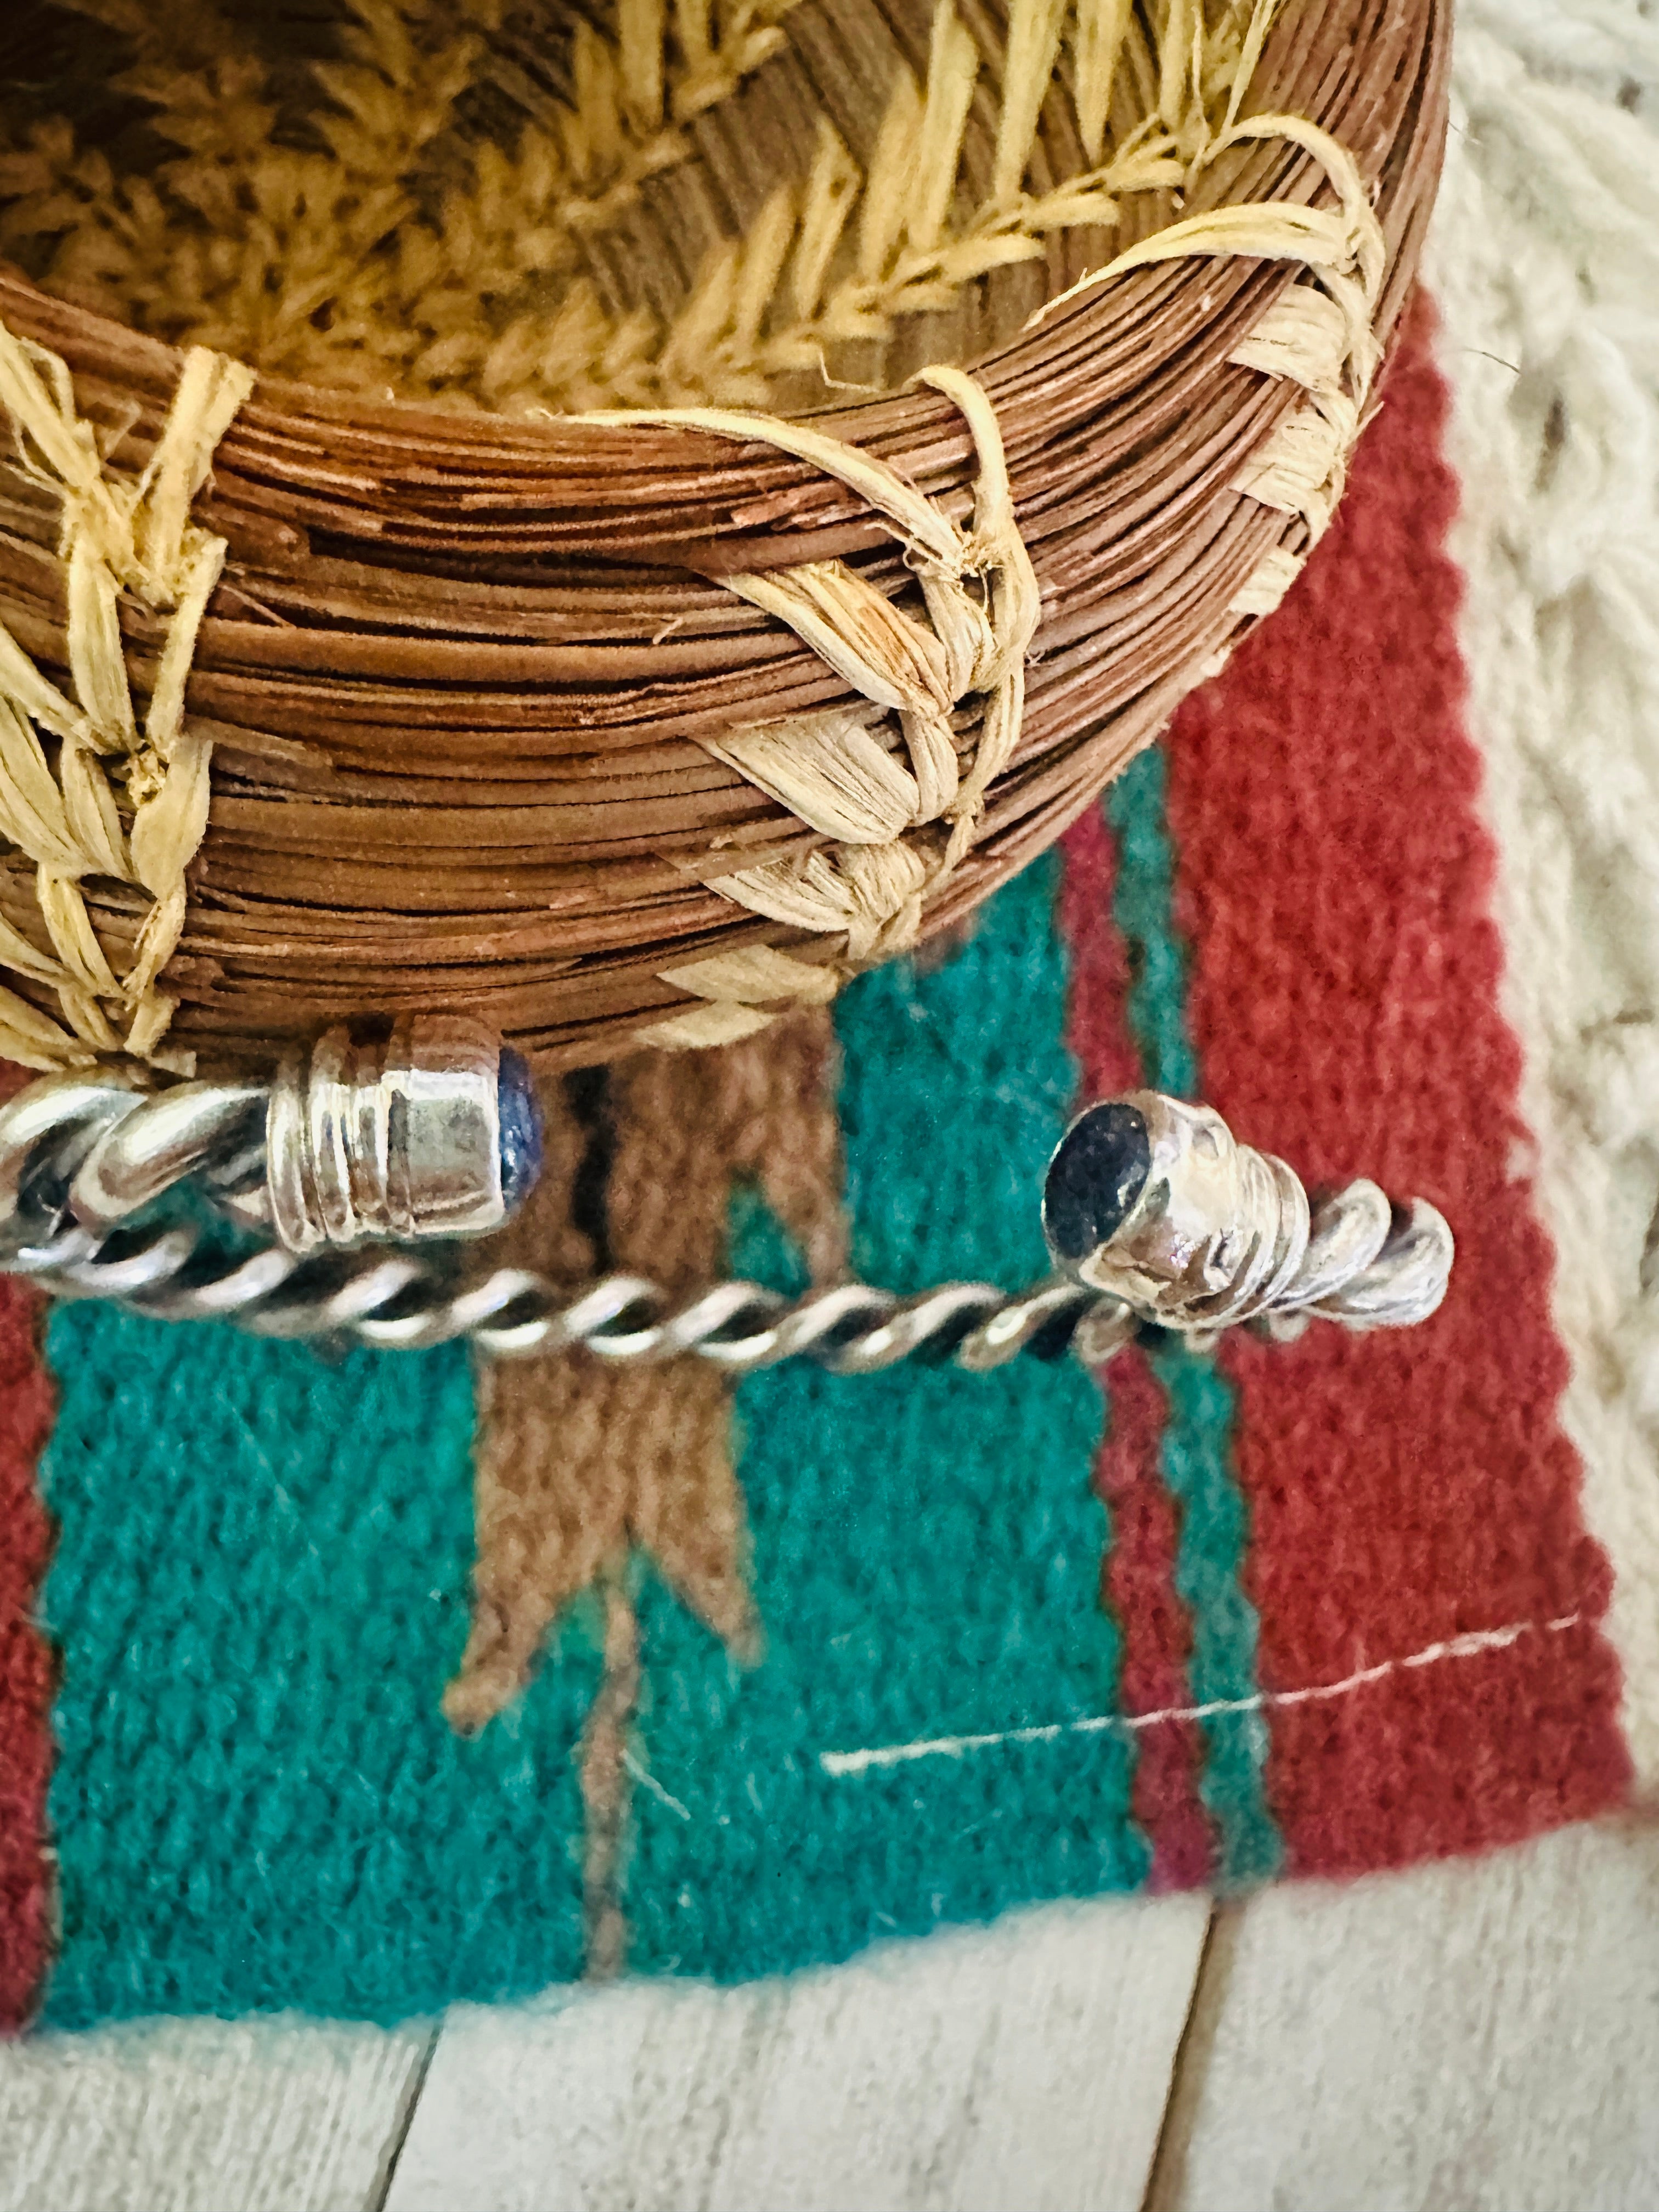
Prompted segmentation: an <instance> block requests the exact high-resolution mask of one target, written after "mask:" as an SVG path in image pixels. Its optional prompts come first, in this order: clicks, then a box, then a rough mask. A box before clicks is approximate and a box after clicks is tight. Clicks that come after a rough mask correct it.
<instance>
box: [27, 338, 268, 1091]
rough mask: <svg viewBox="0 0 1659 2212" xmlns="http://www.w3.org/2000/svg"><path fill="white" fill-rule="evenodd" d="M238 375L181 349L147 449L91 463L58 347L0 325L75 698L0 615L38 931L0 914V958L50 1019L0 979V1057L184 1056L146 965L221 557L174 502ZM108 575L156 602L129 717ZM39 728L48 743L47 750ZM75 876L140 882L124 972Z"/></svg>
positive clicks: (236, 391)
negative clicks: (50, 540)
mask: <svg viewBox="0 0 1659 2212" xmlns="http://www.w3.org/2000/svg"><path fill="white" fill-rule="evenodd" d="M252 384H253V374H252V370H251V369H246V368H242V367H241V366H240V363H238V362H233V361H228V360H226V359H224V358H223V356H221V355H218V354H214V353H210V352H208V351H207V350H206V349H204V348H202V347H197V348H195V349H192V350H191V352H190V353H189V354H188V355H186V356H185V365H184V368H183V371H182V373H181V374H180V376H179V386H178V390H177V392H175V393H174V395H173V405H172V408H171V410H170V411H169V413H168V416H167V422H166V425H165V428H164V429H163V431H162V435H161V440H160V442H159V443H158V444H157V446H156V447H155V452H154V453H153V454H152V455H151V457H150V460H149V465H148V466H147V467H146V469H145V470H144V471H143V475H142V476H139V477H136V478H131V479H125V478H122V477H116V476H112V475H111V474H110V473H109V472H108V471H106V467H105V463H104V457H103V454H102V453H101V452H100V448H99V443H98V438H97V434H96V432H95V431H94V428H93V426H92V424H91V423H89V422H84V421H83V420H82V417H81V416H80V414H79V412H78V410H77V409H76V401H75V392H74V388H73V386H72V385H71V382H70V373H69V370H68V368H66V367H65V366H64V362H61V361H60V360H59V359H58V356H56V355H55V354H52V353H50V352H48V351H47V350H46V348H45V347H43V346H39V345H36V344H33V343H31V342H29V341H28V340H26V339H21V338H18V337H14V336H13V334H12V333H11V331H9V330H7V329H6V328H5V326H4V325H3V324H0V409H3V410H4V412H5V413H6V414H7V415H8V416H9V417H10V419H11V422H12V426H13V431H14V435H15V438H16V441H17V446H18V450H19V453H20V456H21V463H22V465H23V467H24V469H25V471H27V473H28V475H30V476H31V477H33V479H34V480H35V481H36V482H37V483H40V484H41V485H42V486H43V487H44V488H45V489H47V490H48V491H49V492H50V493H51V494H52V496H53V497H54V498H55V499H57V500H58V501H61V503H62V509H63V531H62V537H61V539H60V543H59V556H60V558H61V559H62V561H63V563H64V582H65V593H66V597H67V599H68V607H69V626H68V639H69V663H70V675H71V677H72V678H73V681H74V685H75V694H76V696H75V698H74V699H73V700H71V699H70V698H67V697H66V696H64V693H63V692H62V691H61V690H58V686H57V685H56V684H53V683H52V680H51V679H50V678H48V677H47V676H46V675H45V674H44V673H43V672H42V671H41V670H40V669H39V668H38V667H37V666H36V665H35V664H34V663H33V661H32V660H31V659H29V657H28V655H27V653H25V652H24V651H23V649H22V647H21V646H20V645H19V644H18V642H17V641H16V640H15V638H14V637H13V636H12V635H11V634H10V632H9V630H7V629H5V628H4V626H3V625H0V836H4V837H6V838H8V839H9V841H10V842H12V843H13V844H14V845H15V846H17V847H18V848H20V849H21V851H22V852H24V853H27V855H28V857H29V859H30V860H33V863H34V868H35V878H34V881H35V896H36V898H37V901H38V902H39V906H40V918H41V921H42V922H43V923H44V925H45V930H46V936H47V938H48V939H49V940H50V944H51V947H52V950H51V951H46V950H44V949H42V948H41V947H40V946H37V945H33V944H32V943H31V942H30V941H29V939H27V938H26V937H25V936H23V935H22V933H21V932H20V931H18V930H17V929H15V928H14V927H12V925H11V924H10V923H9V922H7V921H4V920H3V918H0V966H3V967H5V968H8V969H10V970H11V971H12V972H13V974H15V975H20V976H26V977H27V978H29V979H30V980H32V981H35V982H37V983H44V984H46V985H48V986H49V987H51V988H52V990H53V991H54V992H55V993H56V994H57V997H58V1005H59V1006H60V1007H61V1008H62V1010H63V1015H64V1021H63V1023H62V1024H60V1023H58V1022H57V1021H54V1020H53V1019H52V1017H51V1016H50V1015H49V1014H47V1013H46V1012H44V1011H43V1010H42V1009H41V1008H40V1007H38V1006H34V1005H33V1004H31V1003H30V1001H28V1000H26V999H24V998H21V997H20V996H19V995H18V994H16V993H15V992H13V991H9V990H5V989H3V988H0V1056H3V1057H4V1058H6V1059H8V1060H16V1061H20V1062H21V1064H22V1065H23V1066H26V1067H34V1068H42V1069H59V1068H64V1067H70V1066H85V1065H88V1064H90V1063H91V1062H93V1061H94V1060H97V1059H98V1058H99V1057H100V1055H101V1054H112V1053H119V1054H125V1055H126V1056H128V1057H130V1058H131V1059H134V1060H143V1061H149V1062H150V1063H152V1064H154V1065H156V1066H174V1067H177V1066H181V1065H183V1064H184V1063H185V1061H187V1060H188V1058H189V1055H179V1054H169V1053H167V1051H166V1050H164V1049H162V1048H161V1040H162V1038H163V1036H165V1034H166V1031H167V1024H168V1023H169V1021H170V1020H171V1019H172V1016H173V1000H171V999H170V998H168V997H167V994H165V993H164V992H162V991H161V990H160V989H158V987H157V983H156V979H157V977H158V976H159V975H160V974H161V970H162V969H163V968H164V967H165V966H166V964H167V961H168V960H169V958H170V957H172V954H173V948H174V947H175V946H176V945H177V944H178V942H179V933H180V932H181V931H182V929H183V927H184V922H185V869H186V868H187V867H188V866H189V865H190V862H191V860H192V858H193V857H194V855H195V853H196V850H197V847H198V846H199V845H200V843H201V842H202V838H203V836H204V832H205V830H206V829H207V818H208V766H209V761H210V756H211V751H212V748H211V745H210V743H209V742H208V740H207V739H206V738H203V737H201V736H199V735H197V733H196V732H193V731H191V730H189V729H187V728H186V727H185V720H184V713H185V679H186V678H187V676H188V674H189V671H190V664H191V656H192V654H193V653H194V651H195V646H196V634H197V629H199V627H200V625H201V621H202V617H203V615H204V612H205V611H206V608H207V603H208V601H209V599H210V598H211V596H212V593H213V588H214V586H215V585H216V583H217V582H218V580H219V573H220V570H221V569H222V567H223V565H224V558H225V542H224V540H223V539H222V538H216V537H214V536H212V535H211V533H210V532H207V531H205V530H203V529H202V528H200V527H199V526H198V525H197V524H196V523H193V522H192V521H191V520H190V507H191V501H193V500H194V498H195V496H196V495H197V492H198V491H199V490H200V489H201V488H202V485H203V484H204V483H205V482H206V480H207V475H208V471H209V469H210V466H211V464H212V459H213V453H214V449H215V447H216V446H217V445H218V443H219V441H220V439H221V438H222V436H223V435H224V433H225V430H226V429H227V428H228V426H229V423H230V422H231V419H232V417H233V416H234V414H235V413H236V410H237V409H238V408H239V407H240V405H241V404H242V402H243V400H244V399H245V398H246V396H247V394H248V392H249V391H250V390H251V389H252ZM123 591H129V592H136V593H137V594H138V596H139V597H140V598H142V599H143V600H144V601H145V602H146V603H147V604H148V605H149V606H151V607H154V608H155V609H157V610H158V611H170V612H171V615H172V620H171V621H170V622H169V623H168V624H167V634H166V639H165V642H164V644H163V646H162V649H161V659H160V661H159V663H158V665H157V668H156V672H155V686H154V689H153V690H152V691H151V694H150V699H149V708H148V710H147V712H146V714H145V715H144V719H143V726H142V728H141V727H140V726H139V722H138V719H137V714H136V712H135V709H134V705H133V699H132V692H131V686H130V684H129V682H128V678H127V667H126V660H125V654H124V653H123V651H122V646H121V624H120V613H119V600H120V594H121V592H123ZM37 726H38V729H37ZM39 730H44V731H46V732H48V733H49V734H50V736H51V737H52V738H56V739H57V740H58V750H57V758H56V761H55V762H53V761H52V759H51V758H49V757H48V754H47V751H46V747H45V746H44V745H43V744H42V743H41V741H40V735H39V734H38V731H39ZM88 876H105V877H113V878H115V879H116V880H117V881H118V882H121V883H125V884H133V885H135V886H137V887H138V888H139V889H141V890H144V891H147V892H148V893H149V898H150V905H149V912H148V914H147V915H146V916H145V919H144V922H143V927H142V929H141V930H140V932H139V934H138V939H137V945H136V946H135V948H134V952H133V957H132V961H131V965H130V966H129V967H128V968H127V969H126V971H125V974H121V975H118V974H117V973H116V971H115V969H114V968H113V967H112V965H111V963H110V960H109V957H108V955H107V954H106V951H105V949H104V947H103V945H101V944H100V941H99V939H98V936H97V933H96V932H95V931H94V928H93V926H92V921H91V918H90V916H89V915H88V912H87V906H86V902H85V900H84V898H83V897H82V893H81V889H80V885H81V883H82V879H83V878H87V877H88Z"/></svg>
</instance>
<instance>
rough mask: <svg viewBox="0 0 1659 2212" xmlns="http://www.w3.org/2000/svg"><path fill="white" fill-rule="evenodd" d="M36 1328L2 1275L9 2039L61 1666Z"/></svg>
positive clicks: (40, 1968)
mask: <svg viewBox="0 0 1659 2212" xmlns="http://www.w3.org/2000/svg"><path fill="white" fill-rule="evenodd" d="M35 1322H36V1305H35V1300H34V1298H33V1295H32V1294H31V1293H30V1292H29V1291H27V1290H26V1289H25V1288H24V1287H23V1285H21V1283H18V1282H16V1281H15V1280H13V1279H9V1278H7V1277H4V1276H0V2031H3V2030H7V2029H13V2028H16V2027H21V2025H22V2023H23V2021H24V2020H25V2019H26V2018H27V2015H28V2013H29V2010H30V2008H31V2007H32V2006H33V2002H34V1999H35V1997H36V1995H37V1994H38V1992H39V1990H40V1984H41V1981H42V1979H43V1978H44V1976H45V1973H46V1960H47V1951H48V1942H49V1933H50V1914H49V1890H48V1884H47V1875H46V1784H47V1781H48V1780H49V1778H50V1776H51V1771H52V1725H51V1713H52V1657H51V1654H50V1652H49V1650H48V1649H47V1646H46V1639H45V1638H44V1637H43V1636H42V1635H41V1634H40V1632H39V1630H38V1629H37V1628H36V1627H35V1626H34V1624H33V1612H34V1604H35V1599H36V1595H37V1594H38V1592H39V1590H40V1579H41V1577H42V1576H43V1575H44V1573H45V1572H46V1559H47V1554H48V1552H49V1550H50V1532H49V1529H48V1525H47V1521H46V1513H45V1510H43V1508H42V1506H41V1504H40V1497H39V1494H38V1492H37V1491H36V1489H35V1480H34V1469H35V1462H36V1460H37V1459H38V1458H39V1456H40V1450H41V1448H42V1446H43V1445H44V1444H45V1443H46V1437H47V1435H48V1433H49V1432H50V1430H51V1427H52V1392H51V1388H50V1385H49V1384H48V1383H47V1380H46V1376H45V1374H44V1373H43V1371H42V1370H41V1367H40V1361H39V1359H38V1358H37V1357H36V1353H35Z"/></svg>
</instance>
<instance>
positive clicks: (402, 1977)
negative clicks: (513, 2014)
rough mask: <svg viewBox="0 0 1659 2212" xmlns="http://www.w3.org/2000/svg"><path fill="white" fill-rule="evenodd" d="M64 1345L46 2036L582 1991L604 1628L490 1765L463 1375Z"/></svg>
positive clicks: (430, 1365)
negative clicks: (578, 1980)
mask: <svg viewBox="0 0 1659 2212" xmlns="http://www.w3.org/2000/svg"><path fill="white" fill-rule="evenodd" d="M47 1349H48V1353H49V1357H50V1358H51V1362H52V1368H53V1370H54V1371H55V1373H56V1375H57V1377H58V1388H59V1389H60V1392H61V1394H62V1404H61V1410H60V1412H59V1414H58V1426H57V1431H56V1433H55V1435H54V1437H53V1438H52V1444H51V1448H50V1449H49V1451H48V1453H47V1455H46V1461H45V1463H44V1468H43V1475H44V1480H45V1485H46V1498H47V1502H48V1504H49V1506H50V1508H51V1510H52V1512H53V1514H54V1515H55V1516H57V1518H58V1523H59V1526H60V1529H61V1534H60V1536H59V1540H58V1551H57V1555H56V1557H55V1559H54V1560H53V1563H52V1571H51V1575H50V1577H49V1580H48V1583H47V1586H46V1596H45V1608H46V1620H47V1625H48V1627H49V1629H50V1630H51V1631H52V1633H53V1634H54V1635H56V1636H57V1637H58V1638H61V1639H62V1642H63V1646H64V1656H63V1682H62V1688H61V1691H60V1693H59V1697H58V1705H57V1708H56V1711H55V1715H54V1719H55V1724H56V1729H57V1735H58V1766H57V1771H56V1775H55V1777H54V1779H53V1783H52V1799H51V1819H52V1828H53V1831H54V1835H55V1840H56V1846H57V1851H58V1867H59V1872H60V1879H61V1885H62V1899H63V1946H62V1953H61V1956H60V1957H59V1959H58V1963H57V1966H56V1968H55V1970H54V1972H53V1973H52V1978H51V1981H50V1983H49V1984H48V1989H47V1999H46V2021H48V2023H49V2024H52V2025H55V2026H58V2027H80V2026H84V2025H87V2024H89V2023H90V2022H92V2021H96V2020H102V2019H110V2018H118V2017H121V2016H124V2015H135V2014H141V2013H155V2012H178V2013H222V2014H227V2015H228V2014H235V2013H241V2012H246V2011H257V2010H260V2009H264V2008H281V2007H287V2006H295V2005H297V2006H303V2007H305V2008H307V2009H309V2010H312V2011H315V2012H321V2013H331V2014H340V2015H354V2016H364V2017H368V2018H373V2019H382V2020H392V2019H397V2018H398V2017H401V2016H405V2015H409V2014H410V2013H416V2012H422V2011H435V2010H436V2009H437V2008H439V2007H441V2005H443V2004H444V2003H446V2002H448V2001H449V2000H451V1999H453V1998H456V1997H461V1996H472V1997H477V1998H481V1999H489V1998H496V1997H506V1996H514V1995H518V1994H521V1993H524V1992H526V1991H529V1990H534V1989H537V1988H539V1987H540V1986H542V1985H543V1984H545V1983H546V1982H548V1981H550V1980H555V1979H559V1978H567V1977H568V1976H570V1975H573V1974H574V1973H576V1972H579V1971H580V1964H581V1945H582V1928H581V1881H580V1822H581V1807H580V1796H579V1792H578V1789H577V1784H576V1778H575V1773H574V1767H573V1764H572V1757H571V1754H572V1750H573V1747H574V1744H575V1742H576V1740H577V1737H578V1735H579V1733H580V1727H581V1721H582V1716H583V1713H584V1712H585V1711H586V1705H587V1703H588V1700H589V1699H590V1698H591V1696H592V1691H593V1688H594V1686H595V1683H596V1681H597V1679H598V1673H599V1668H598V1664H597V1660H596V1658H595V1656H594V1653H593V1650H592V1645H591V1644H590V1643H589V1642H588V1641H587V1639H586V1638H585V1635H584V1630H583V1624H582V1622H581V1621H580V1620H578V1621H575V1622H574V1623H573V1625H572V1626H571V1628H570V1630H569V1631H568V1633H567V1637H566V1648H565V1650H564V1653H563V1654H562V1663H560V1664H556V1665H550V1666H549V1667H547V1668H545V1669H544V1672H543V1674H542V1675H541V1678H540V1680H538V1682H537V1683H536V1684H535V1686H533V1687H532V1690H531V1691H530V1692H529V1694H528V1696H527V1697H526V1699H525V1700H524V1702H523V1704H522V1705H520V1706H519V1707H518V1708H517V1709H515V1710H514V1711H513V1712H510V1713H509V1714H507V1716H506V1717H504V1718H503V1719H502V1720H501V1721H498V1722H497V1723H495V1726H494V1727H493V1728H491V1729H489V1730H487V1731H486V1732H485V1734H484V1735H483V1736H482V1737H480V1738H479V1739H478V1740H477V1741H476V1742H471V1743H464V1742H461V1741H459V1740H458V1739H457V1738H456V1737H455V1736H453V1735H452V1734H451V1733H450V1731H449V1729H448V1728H447V1725H446V1723H445V1722H444V1720H443V1718H442V1717H441V1713H440V1712H439V1710H438V1699H439V1696H440V1694H441V1691H442V1689H443V1686H444V1683H445V1681H446V1680H447V1677H448V1675H449V1674H450V1672H451V1670H452V1668H453V1665H454V1662H455V1661H456V1659H457V1657H458V1656H459V1652H460V1649H461V1644H462V1642H463V1639H464V1638H465V1632H466V1620H467V1607H468V1575H469V1571H470V1569H471V1560H472V1506H471V1437H472V1392H471V1377H470V1373H469V1369H468V1362H467V1358H466V1355H465V1352H461V1351H459V1350H458V1349H455V1348H453V1347H451V1348H447V1349H445V1350H443V1351H440V1352H428V1353H422V1354H416V1355H404V1354H398V1355H396V1356H392V1355H388V1354H386V1353H380V1352H355V1353H353V1354H350V1355H349V1356H348V1357H345V1358H341V1359H339V1360H337V1361H331V1360H328V1359H326V1358H321V1357H319V1355H318V1354H316V1353H315V1352H311V1351H309V1350H307V1349H305V1348H302V1347H301V1346H294V1345H278V1344H261V1343H259V1342H258V1340H254V1339H252V1338H248V1337H242V1336H238V1335H236V1334H234V1332H232V1331H231V1330H229V1329H227V1328H197V1327H190V1328H179V1327H169V1326H167V1324H165V1323H162V1322H141V1321H137V1320H133V1319H131V1318H128V1317H126V1316H122V1315H120V1314H118V1313H116V1312H115V1311H113V1310H112V1309H110V1308H108V1307H103V1306H94V1305H81V1306H67V1307H60V1308H59V1309H58V1312H57V1313H56V1314H55V1316H53V1319H52V1325H51V1328H50V1331H49V1334H48V1339H47Z"/></svg>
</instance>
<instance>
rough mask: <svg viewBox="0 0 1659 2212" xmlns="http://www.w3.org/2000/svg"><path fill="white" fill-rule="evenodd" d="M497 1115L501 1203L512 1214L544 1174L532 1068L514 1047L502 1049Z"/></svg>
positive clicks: (497, 1085) (497, 1086) (496, 1077)
mask: <svg viewBox="0 0 1659 2212" xmlns="http://www.w3.org/2000/svg"><path fill="white" fill-rule="evenodd" d="M495 1115H496V1126H497V1128H498V1130H499V1133H500V1135H499V1142H500V1146H501V1200H502V1203H503V1204H504V1205H505V1206H506V1207H507V1212H509V1213H513V1212H516V1211H517V1209H518V1208H519V1207H520V1206H522V1205H523V1203H524V1201H525V1200H526V1199H527V1198H528V1197H529V1195H530V1194H531V1192H532V1190H533V1189H534V1188H535V1187H536V1178H537V1177H538V1176H539V1175H540V1173H541V1171H542V1114H541V1108H540V1107H539V1106H538V1104H537V1103H536V1085H535V1084H534V1082H533V1081H532V1078H531V1073H530V1064H529V1062H528V1061H527V1060H526V1059H525V1057H524V1054H522V1053H518V1052H514V1051H513V1048H512V1046H511V1045H508V1044H504V1045H503V1046H502V1047H501V1060H500V1063H499V1066H498V1067H497V1070H496V1075H495Z"/></svg>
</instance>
